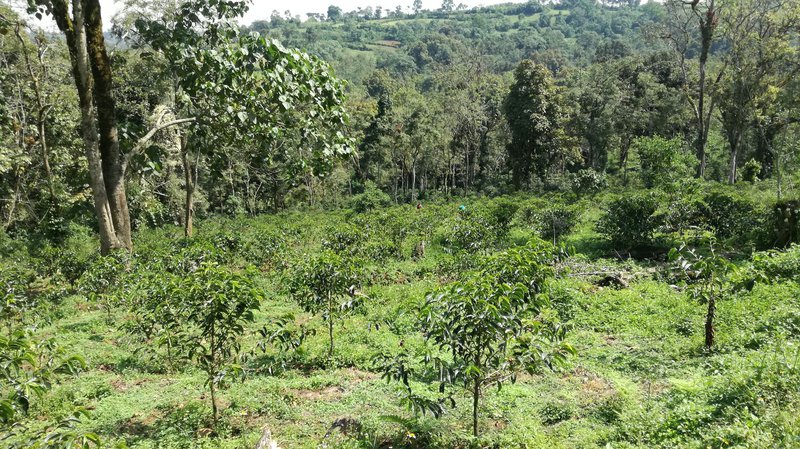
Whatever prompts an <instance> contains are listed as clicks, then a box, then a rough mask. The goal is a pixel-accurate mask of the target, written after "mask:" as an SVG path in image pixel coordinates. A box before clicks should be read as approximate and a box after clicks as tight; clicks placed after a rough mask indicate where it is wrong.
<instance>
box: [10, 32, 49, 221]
mask: <svg viewBox="0 0 800 449" xmlns="http://www.w3.org/2000/svg"><path fill="white" fill-rule="evenodd" d="M21 27H22V25H21V24H19V23H17V24H16V26H15V28H14V34H15V35H16V36H17V41H19V43H20V45H21V47H22V54H23V56H24V57H25V66H26V68H27V69H28V76H30V78H31V87H32V88H33V93H34V96H35V97H36V106H37V108H38V115H37V121H38V123H37V125H38V126H37V130H38V132H39V145H40V148H41V150H42V165H43V167H44V174H45V177H46V179H47V189H48V190H49V193H50V200H51V201H52V205H53V206H54V207H58V201H56V193H55V187H54V182H53V171H52V170H51V169H50V155H49V154H48V153H49V151H48V148H47V123H46V122H47V112H48V111H49V110H50V107H49V106H47V105H45V100H44V94H43V93H42V86H41V84H40V82H39V77H38V76H37V75H36V72H35V71H34V70H33V63H32V62H31V58H30V55H29V54H28V49H27V48H25V39H24V38H23V37H22V30H21ZM39 55H40V56H39V65H40V67H41V68H42V76H44V73H45V63H44V60H43V59H42V56H41V55H42V51H41V49H39Z"/></svg>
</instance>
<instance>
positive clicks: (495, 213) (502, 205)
mask: <svg viewBox="0 0 800 449" xmlns="http://www.w3.org/2000/svg"><path fill="white" fill-rule="evenodd" d="M517 210H519V205H518V204H517V203H516V202H514V201H512V200H510V199H507V198H498V199H496V200H494V201H492V202H491V203H490V204H489V207H488V212H489V215H491V217H492V219H493V221H494V223H495V228H496V230H497V232H498V234H500V235H501V236H505V235H506V234H508V230H509V227H510V226H511V221H512V220H513V219H514V214H516V213H517Z"/></svg>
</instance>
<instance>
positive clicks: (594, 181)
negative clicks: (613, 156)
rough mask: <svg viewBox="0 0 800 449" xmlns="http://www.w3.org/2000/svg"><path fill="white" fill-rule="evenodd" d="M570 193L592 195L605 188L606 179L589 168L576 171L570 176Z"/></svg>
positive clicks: (603, 175)
mask: <svg viewBox="0 0 800 449" xmlns="http://www.w3.org/2000/svg"><path fill="white" fill-rule="evenodd" d="M570 181H571V184H572V191H573V192H575V194H576V195H578V196H582V195H586V194H594V193H597V192H599V191H600V190H602V189H603V188H604V187H605V186H606V177H605V174H603V173H598V172H596V171H594V170H593V169H591V168H586V169H583V170H578V172H577V173H574V174H573V175H572V176H571V179H570Z"/></svg>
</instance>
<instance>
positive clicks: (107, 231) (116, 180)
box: [52, 0, 132, 254]
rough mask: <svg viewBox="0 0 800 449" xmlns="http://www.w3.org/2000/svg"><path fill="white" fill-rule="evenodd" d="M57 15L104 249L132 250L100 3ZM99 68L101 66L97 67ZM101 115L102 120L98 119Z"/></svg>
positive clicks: (89, 1)
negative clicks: (96, 111) (71, 80)
mask: <svg viewBox="0 0 800 449" xmlns="http://www.w3.org/2000/svg"><path fill="white" fill-rule="evenodd" d="M84 6H86V10H84ZM52 13H53V19H54V20H55V22H56V24H57V25H58V28H59V29H60V30H61V32H63V33H64V36H65V38H66V42H67V48H68V49H69V54H70V62H71V64H72V76H73V78H74V80H75V87H76V90H77V93H78V102H79V105H80V109H81V134H82V137H83V143H84V147H85V152H86V161H87V164H88V167H89V182H90V185H91V188H92V197H93V199H94V209H95V215H96V216H97V226H98V231H99V234H100V251H101V253H102V254H108V253H109V252H110V251H111V250H112V249H115V248H127V249H131V248H132V244H131V238H130V237H131V235H130V217H129V214H128V205H127V199H126V198H125V185H124V179H123V175H124V166H123V165H122V161H121V157H120V154H119V143H118V141H117V128H116V117H115V111H114V103H113V97H112V96H111V69H110V66H109V65H108V55H107V54H106V52H105V42H104V40H103V26H102V21H101V19H100V5H99V3H98V1H97V0H72V15H71V16H70V14H69V7H68V3H67V1H56V2H52ZM90 46H91V49H92V50H91V51H90V50H89V48H90ZM95 64H100V66H98V67H94V65H95ZM90 72H91V73H90ZM95 77H98V78H99V80H98V79H95ZM95 96H97V98H95ZM95 105H97V110H98V111H99V112H98V114H95ZM97 115H100V116H101V117H100V119H99V120H98V117H97ZM98 125H99V127H100V134H101V137H100V141H98V129H97V126H98ZM101 142H102V146H101ZM106 158H108V159H106ZM106 170H108V173H106ZM109 191H110V192H109ZM112 198H113V201H112Z"/></svg>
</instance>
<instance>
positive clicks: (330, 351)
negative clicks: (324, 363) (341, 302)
mask: <svg viewBox="0 0 800 449" xmlns="http://www.w3.org/2000/svg"><path fill="white" fill-rule="evenodd" d="M328 339H329V340H330V347H329V348H328V360H330V359H332V358H333V301H332V298H331V294H330V293H328Z"/></svg>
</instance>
